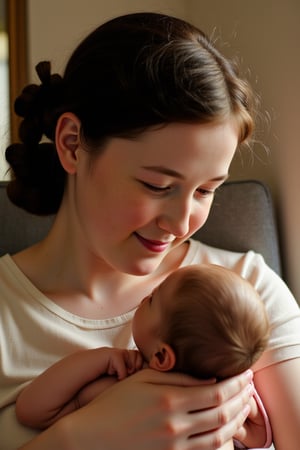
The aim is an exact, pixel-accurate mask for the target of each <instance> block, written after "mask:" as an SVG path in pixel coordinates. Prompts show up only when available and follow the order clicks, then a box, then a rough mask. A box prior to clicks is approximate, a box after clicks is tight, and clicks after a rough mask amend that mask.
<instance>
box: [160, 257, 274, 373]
mask: <svg viewBox="0 0 300 450" xmlns="http://www.w3.org/2000/svg"><path fill="white" fill-rule="evenodd" d="M170 277H173V280H174V295H173V297H172V302H168V303H167V304H166V305H165V306H164V308H165V313H166V317H167V319H165V320H164V330H163V332H162V334H163V336H162V339H163V340H164V341H165V342H167V343H168V344H169V345H170V346H171V347H172V348H173V350H174V352H175V355H176V364H175V367H174V370H176V371H179V372H184V373H188V374H189V375H193V376H195V377H198V378H203V379H206V378H217V379H223V378H227V377H231V376H233V375H237V374H238V373H241V372H243V371H244V370H246V369H248V368H250V367H251V366H252V365H253V364H254V363H255V362H256V361H257V360H258V358H259V357H260V356H261V354H262V353H263V351H264V350H265V348H266V347H267V343H268V339H269V334H270V325H269V321H268V316H267V312H266V309H265V307H264V304H263V302H262V300H261V299H260V297H259V295H258V293H257V292H256V290H255V289H254V287H253V286H252V285H251V284H250V282H248V281H247V280H245V279H243V278H241V277H240V276H239V275H237V274H236V273H235V272H233V271H231V270H229V269H226V268H224V267H221V266H215V265H205V264H201V265H194V266H187V267H184V268H181V269H179V270H177V271H175V272H173V273H172V274H171V275H170Z"/></svg>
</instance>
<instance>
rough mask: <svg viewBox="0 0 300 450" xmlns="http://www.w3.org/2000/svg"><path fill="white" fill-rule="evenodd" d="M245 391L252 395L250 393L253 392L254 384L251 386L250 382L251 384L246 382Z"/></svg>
mask: <svg viewBox="0 0 300 450" xmlns="http://www.w3.org/2000/svg"><path fill="white" fill-rule="evenodd" d="M247 392H248V394H249V396H250V397H252V395H253V394H254V386H253V384H252V383H251V384H248V386H247Z"/></svg>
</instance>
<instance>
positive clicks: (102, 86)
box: [6, 13, 255, 214]
mask: <svg viewBox="0 0 300 450" xmlns="http://www.w3.org/2000/svg"><path fill="white" fill-rule="evenodd" d="M50 69H51V68H50V63H49V62H41V63H39V64H38V65H37V67H36V70H37V73H38V76H39V78H40V80H41V84H40V85H37V84H31V85H29V86H27V87H25V88H24V90H23V92H22V93H21V95H20V96H19V97H18V98H17V99H16V102H15V112H16V113H17V114H18V115H19V116H20V117H22V118H23V120H22V122H21V125H20V130H19V137H20V141H21V142H20V143H17V144H12V145H10V146H9V147H8V148H7V151H6V159H7V161H8V163H9V164H10V166H11V170H12V175H13V180H12V181H11V182H10V184H9V186H8V195H9V197H10V199H11V200H12V201H13V202H14V203H15V204H17V205H18V206H20V207H22V208H24V209H26V210H28V211H30V212H32V213H36V214H53V213H56V212H57V210H58V208H59V206H60V203H61V199H62V196H63V192H64V186H65V178H66V174H65V172H64V170H63V169H62V167H61V165H60V162H59V159H58V157H57V154H56V149H55V143H54V142H55V129H56V124H57V120H58V118H59V117H60V115H61V114H62V113H64V112H72V113H74V114H75V115H76V116H77V117H78V119H79V120H80V122H81V139H82V144H83V146H84V148H85V149H86V150H87V151H89V152H90V153H91V154H92V155H93V154H95V155H97V154H98V153H99V152H101V151H103V149H104V148H105V143H106V142H107V140H108V139H110V138H112V137H123V138H129V139H134V138H135V137H136V136H138V135H139V134H140V133H142V132H143V131H145V130H146V129H148V128H149V127H154V126H164V125H166V124H168V123H171V122H186V123H210V122H220V121H224V120H226V119H228V118H233V120H235V121H236V123H237V125H238V129H239V142H240V143H242V142H245V141H247V140H248V139H249V138H250V136H251V134H252V131H253V127H254V119H253V118H254V110H255V108H254V104H255V102H254V101H253V99H254V96H253V93H252V91H251V89H250V87H249V86H248V84H247V82H246V81H244V80H242V79H241V78H240V76H239V74H238V71H237V68H236V67H235V65H234V64H233V63H232V62H231V61H229V60H228V59H226V58H225V57H224V56H222V54H221V53H220V52H219V51H218V50H217V49H216V48H215V47H214V46H213V44H212V43H211V42H210V40H209V39H208V38H207V37H206V36H205V34H204V33H203V32H202V31H200V30H199V29H197V28H196V27H194V26H193V25H190V24H188V23H187V22H185V21H183V20H181V19H178V18H175V17H170V16H167V15H163V14H156V13H134V14H129V15H125V16H121V17H117V18H115V19H112V20H110V21H109V22H107V23H105V24H103V25H101V26H100V27H98V28H96V29H95V30H94V31H93V32H91V33H90V34H89V35H88V36H87V37H86V38H85V39H84V40H83V41H82V43H81V44H80V45H79V46H78V47H77V49H75V51H74V53H73V54H72V55H71V57H70V60H69V62H68V63H67V66H66V69H65V72H64V74H63V76H60V75H58V74H54V75H51V70H50ZM45 137H46V138H47V141H48V142H41V140H42V139H43V138H45Z"/></svg>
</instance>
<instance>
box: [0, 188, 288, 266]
mask: <svg viewBox="0 0 300 450" xmlns="http://www.w3.org/2000/svg"><path fill="white" fill-rule="evenodd" d="M6 184H7V183H6V182H0V255H3V254H5V253H11V254H12V253H15V252H17V251H19V250H21V249H23V248H26V247H28V246H29V245H31V244H33V243H35V242H37V241H38V240H40V239H41V238H42V237H43V236H44V235H45V234H46V233H47V231H48V230H49V228H50V226H51V223H52V221H53V217H38V216H34V215H32V214H28V213H27V212H25V211H23V210H22V209H20V208H17V207H16V206H14V205H12V203H11V202H10V201H9V199H8V198H7V195H6ZM193 237H194V238H195V239H199V240H201V241H202V242H205V243H206V244H209V245H212V246H215V247H219V248H224V249H227V250H233V251H237V252H244V251H247V250H250V249H252V250H254V251H256V252H258V253H261V254H262V255H263V256H264V258H265V260H266V262H267V263H268V264H269V266H271V267H272V268H273V269H274V270H275V271H276V272H277V273H278V274H279V275H281V258H280V249H279V240H278V230H277V227H276V221H275V217H274V208H273V204H272V198H271V195H270V192H269V190H268V188H267V187H266V186H265V185H264V184H263V183H261V182H259V181H255V180H247V181H233V182H228V183H225V184H224V185H223V186H222V187H221V188H220V189H219V190H218V191H217V193H216V197H215V200H214V203H213V206H212V209H211V212H210V215H209V218H208V220H207V222H206V224H205V225H204V226H203V227H202V228H201V230H199V231H197V233H195V235H194V236H193Z"/></svg>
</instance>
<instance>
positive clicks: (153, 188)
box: [141, 181, 216, 197]
mask: <svg viewBox="0 0 300 450" xmlns="http://www.w3.org/2000/svg"><path fill="white" fill-rule="evenodd" d="M141 183H142V184H143V185H144V186H145V187H146V188H147V189H149V190H150V191H152V192H156V193H160V192H161V193H164V192H168V191H170V190H171V187H170V186H165V187H163V186H155V185H153V184H150V183H146V182H145V181H142V182H141ZM215 191H216V190H212V191H210V190H208V189H202V188H199V189H197V190H196V192H198V193H199V194H200V195H201V196H205V197H207V196H208V195H214V194H215Z"/></svg>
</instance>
